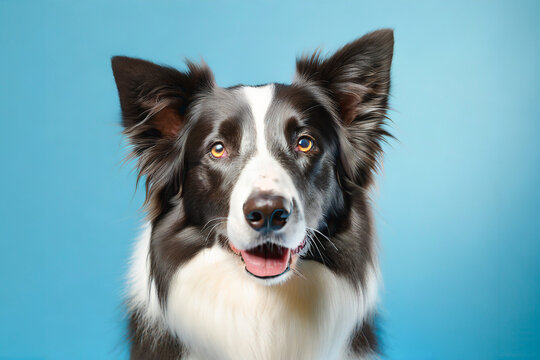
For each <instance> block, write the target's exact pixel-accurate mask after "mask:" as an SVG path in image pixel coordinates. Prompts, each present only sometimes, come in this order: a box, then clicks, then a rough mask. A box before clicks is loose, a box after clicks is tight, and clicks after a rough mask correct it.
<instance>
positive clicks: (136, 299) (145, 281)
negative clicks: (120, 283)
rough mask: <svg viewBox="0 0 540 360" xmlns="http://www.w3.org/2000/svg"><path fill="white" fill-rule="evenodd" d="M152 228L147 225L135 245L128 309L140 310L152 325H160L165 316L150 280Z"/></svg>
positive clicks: (146, 320)
mask: <svg viewBox="0 0 540 360" xmlns="http://www.w3.org/2000/svg"><path fill="white" fill-rule="evenodd" d="M151 236H152V227H151V225H150V224H146V225H145V226H144V227H143V231H142V233H141V235H140V236H139V239H138V241H137V242H136V244H135V248H134V251H133V256H132V258H131V266H130V271H129V274H128V285H129V286H128V308H129V310H130V311H135V310H138V311H140V312H141V314H142V315H143V316H144V319H145V322H146V323H148V324H150V325H159V324H161V323H162V322H163V316H162V312H161V308H160V305H159V300H158V297H157V293H156V286H155V284H154V281H153V280H151V279H150V255H149V254H150V238H151Z"/></svg>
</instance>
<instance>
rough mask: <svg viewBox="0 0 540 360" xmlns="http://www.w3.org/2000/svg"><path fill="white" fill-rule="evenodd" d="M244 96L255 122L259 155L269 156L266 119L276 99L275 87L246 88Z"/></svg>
mask: <svg viewBox="0 0 540 360" xmlns="http://www.w3.org/2000/svg"><path fill="white" fill-rule="evenodd" d="M242 90H243V91H244V95H245V96H246V99H247V101H248V104H249V106H250V108H251V114H252V116H253V120H254V121H255V132H256V133H257V135H256V139H257V155H258V156H261V155H268V147H267V144H266V138H265V136H264V129H265V118H266V113H267V112H268V108H269V107H270V104H271V103H272V98H273V97H274V85H273V84H270V85H265V86H261V87H244V88H242Z"/></svg>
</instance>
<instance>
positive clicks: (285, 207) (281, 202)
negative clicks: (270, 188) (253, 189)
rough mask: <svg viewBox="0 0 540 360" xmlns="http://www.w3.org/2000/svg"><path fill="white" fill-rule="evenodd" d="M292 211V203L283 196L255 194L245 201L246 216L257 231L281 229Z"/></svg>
mask: <svg viewBox="0 0 540 360" xmlns="http://www.w3.org/2000/svg"><path fill="white" fill-rule="evenodd" d="M291 212H292V205H291V202H290V201H287V199H285V198H284V197H282V196H276V195H269V194H254V195H251V196H250V197H249V199H247V201H246V202H245V203H244V216H245V217H246V221H247V222H248V224H249V226H251V227H252V228H253V229H255V230H257V231H273V230H279V229H281V228H282V227H283V226H285V223H287V219H288V218H289V215H290V214H291Z"/></svg>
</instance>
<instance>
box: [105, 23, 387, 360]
mask: <svg viewBox="0 0 540 360" xmlns="http://www.w3.org/2000/svg"><path fill="white" fill-rule="evenodd" d="M393 45H394V39H393V32H392V30H379V31H375V32H372V33H369V34H367V35H365V36H363V37H362V38H359V39H357V40H356V41H353V42H351V43H349V44H347V45H345V46H344V47H343V48H341V49H339V50H338V51H337V52H336V53H334V54H333V55H332V56H328V57H325V56H322V55H321V54H320V52H316V53H314V54H313V55H311V56H304V57H302V58H300V59H298V60H297V62H296V75H295V78H294V80H293V82H292V84H290V85H285V84H276V83H272V84H266V85H259V86H244V85H238V86H233V87H230V88H222V87H219V86H218V85H216V83H215V81H214V77H213V75H212V73H211V71H210V69H209V68H208V67H207V66H206V65H205V64H204V63H203V64H200V65H198V64H194V63H192V62H188V63H187V71H184V72H182V71H178V70H175V69H173V68H170V67H163V66H159V65H156V64H153V63H151V62H147V61H144V60H139V59H134V58H128V57H113V58H112V69H113V73H114V77H115V80H116V85H117V87H118V94H119V97H120V105H121V109H122V125H123V127H124V133H125V135H126V136H127V138H128V140H129V143H130V144H131V147H132V153H131V156H132V157H134V158H136V159H137V168H138V171H139V178H141V177H144V178H145V181H146V206H147V208H146V209H147V213H148V216H147V217H148V225H147V226H146V228H145V229H144V231H143V233H142V235H141V238H140V240H139V241H138V243H137V245H136V249H135V252H134V255H133V259H132V264H131V271H130V275H129V290H128V310H129V317H130V326H129V330H130V341H131V358H132V359H189V360H195V359H198V360H201V359H212V360H213V359H231V360H236V359H241V360H242V359H246V360H247V359H260V360H274V359H284V360H285V359H287V360H288V359H309V360H313V359H321V360H326V359H366V358H372V357H376V356H377V341H376V336H375V329H374V315H375V313H376V298H377V283H378V262H377V256H376V243H375V239H374V237H375V236H374V227H373V220H372V214H371V209H370V203H369V194H370V187H371V185H372V183H373V178H374V173H375V171H376V168H377V165H378V161H379V157H380V156H381V142H383V141H384V139H385V138H386V137H387V136H389V134H388V132H387V131H386V130H385V119H386V111H387V105H388V94H389V88H390V66H391V62H392V54H393Z"/></svg>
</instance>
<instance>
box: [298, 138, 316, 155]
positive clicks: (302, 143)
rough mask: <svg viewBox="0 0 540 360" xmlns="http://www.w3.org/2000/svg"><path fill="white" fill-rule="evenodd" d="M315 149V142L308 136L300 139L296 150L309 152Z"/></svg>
mask: <svg viewBox="0 0 540 360" xmlns="http://www.w3.org/2000/svg"><path fill="white" fill-rule="evenodd" d="M312 148H313V140H311V139H310V138H308V137H307V136H302V137H301V138H300V139H298V143H297V145H296V149H297V150H298V151H301V152H305V153H306V152H308V151H309V150H311V149H312Z"/></svg>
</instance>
